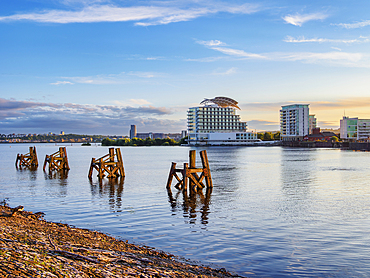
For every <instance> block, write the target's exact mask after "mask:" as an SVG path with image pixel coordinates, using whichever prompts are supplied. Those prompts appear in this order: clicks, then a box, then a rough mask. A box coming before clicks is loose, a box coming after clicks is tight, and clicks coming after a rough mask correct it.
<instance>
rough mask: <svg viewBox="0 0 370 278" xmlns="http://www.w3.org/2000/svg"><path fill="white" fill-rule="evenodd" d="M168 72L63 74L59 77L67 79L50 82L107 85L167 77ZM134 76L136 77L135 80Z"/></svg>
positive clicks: (55, 83)
mask: <svg viewBox="0 0 370 278" xmlns="http://www.w3.org/2000/svg"><path fill="white" fill-rule="evenodd" d="M165 76H166V74H164V73H159V72H141V71H132V72H127V73H126V72H121V73H118V74H99V75H94V76H63V77H59V78H61V79H65V81H57V82H54V83H50V84H51V85H65V84H70V85H71V84H94V85H106V84H126V83H130V82H137V81H138V80H143V79H151V78H156V77H165ZM133 77H136V78H135V80H133Z"/></svg>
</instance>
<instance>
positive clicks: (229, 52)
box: [212, 47, 266, 59]
mask: <svg viewBox="0 0 370 278" xmlns="http://www.w3.org/2000/svg"><path fill="white" fill-rule="evenodd" d="M212 49H213V50H217V51H220V52H222V53H224V54H227V55H231V56H238V57H243V58H254V59H265V58H266V57H265V56H263V55H260V54H255V53H248V52H245V51H244V50H239V49H233V48H227V47H212Z"/></svg>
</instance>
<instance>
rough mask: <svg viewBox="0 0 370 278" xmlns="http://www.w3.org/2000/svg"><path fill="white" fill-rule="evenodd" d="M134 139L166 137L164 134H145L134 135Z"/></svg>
mask: <svg viewBox="0 0 370 278" xmlns="http://www.w3.org/2000/svg"><path fill="white" fill-rule="evenodd" d="M136 138H138V139H146V138H150V139H165V138H167V135H166V134H164V133H153V132H146V133H136Z"/></svg>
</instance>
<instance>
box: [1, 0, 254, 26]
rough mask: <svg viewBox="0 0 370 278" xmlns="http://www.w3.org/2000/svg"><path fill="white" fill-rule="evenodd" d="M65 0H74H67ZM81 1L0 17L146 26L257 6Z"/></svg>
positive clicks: (241, 11)
mask: <svg viewBox="0 0 370 278" xmlns="http://www.w3.org/2000/svg"><path fill="white" fill-rule="evenodd" d="M67 2H75V1H68V0H67ZM82 2H86V3H85V5H87V6H84V7H83V8H82V9H79V10H43V11H41V12H36V13H19V14H14V15H10V16H3V17H0V21H20V20H27V21H36V22H45V23H60V24H65V23H91V22H124V21H133V22H135V25H138V26H150V25H161V24H169V23H173V22H180V21H189V20H192V19H195V18H198V17H203V16H208V15H211V14H216V13H220V12H225V13H230V14H251V13H255V12H257V11H258V10H259V6H257V5H252V4H243V5H235V4H230V3H226V2H225V3H223V2H212V1H208V2H191V3H189V4H186V3H185V4H184V3H183V2H177V1H174V2H172V3H171V2H152V3H150V4H149V5H146V6H145V5H142V6H129V7H121V6H117V5H113V4H105V5H104V4H95V3H98V2H102V1H82ZM80 3H81V2H80ZM91 3H92V4H91ZM88 4H91V5H88ZM190 4H191V5H190Z"/></svg>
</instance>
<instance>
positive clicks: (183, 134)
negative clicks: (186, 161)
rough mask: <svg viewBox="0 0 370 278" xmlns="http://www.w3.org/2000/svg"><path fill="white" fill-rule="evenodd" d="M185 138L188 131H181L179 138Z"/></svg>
mask: <svg viewBox="0 0 370 278" xmlns="http://www.w3.org/2000/svg"><path fill="white" fill-rule="evenodd" d="M186 136H188V131H187V130H182V131H181V138H184V137H186Z"/></svg>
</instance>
